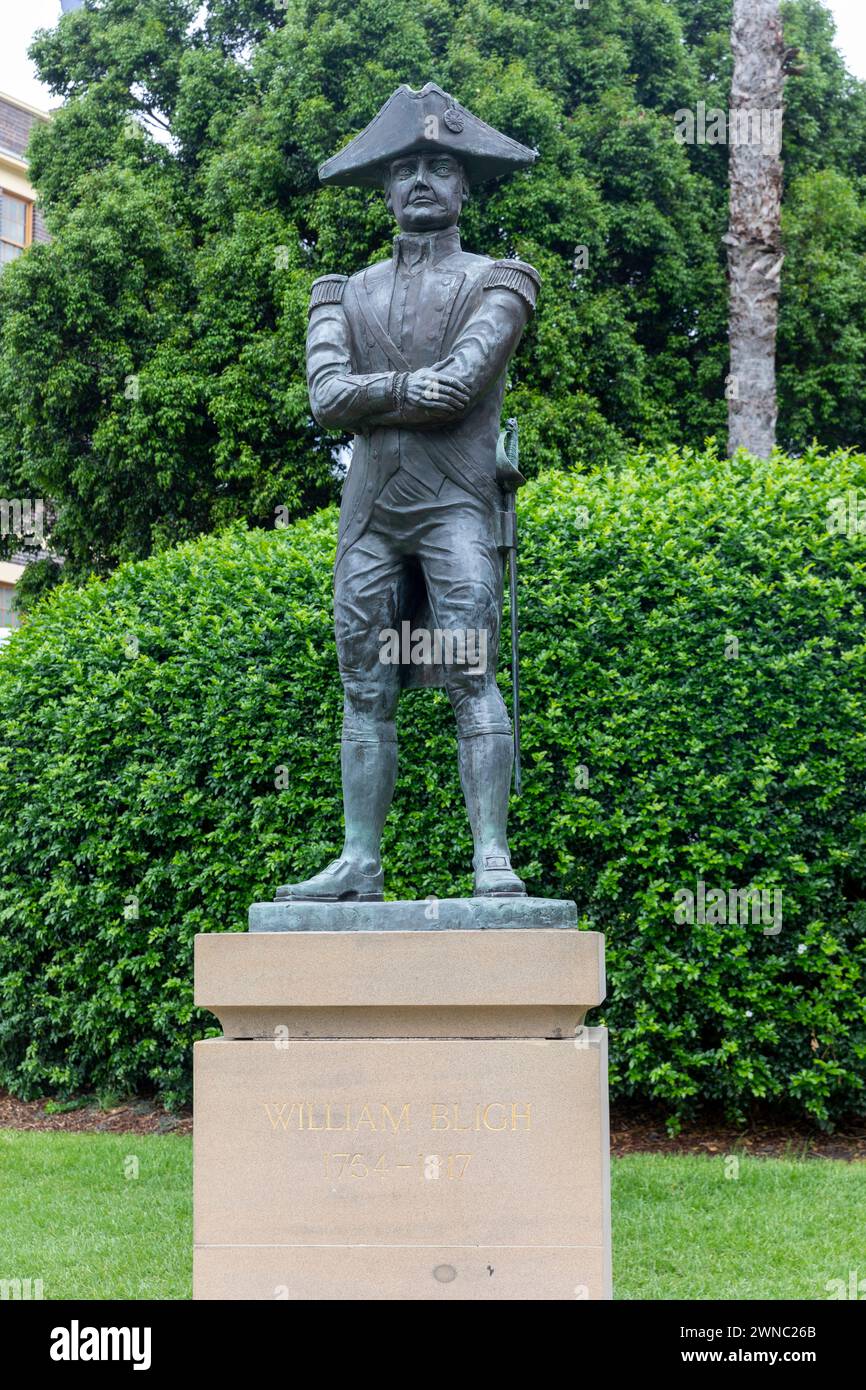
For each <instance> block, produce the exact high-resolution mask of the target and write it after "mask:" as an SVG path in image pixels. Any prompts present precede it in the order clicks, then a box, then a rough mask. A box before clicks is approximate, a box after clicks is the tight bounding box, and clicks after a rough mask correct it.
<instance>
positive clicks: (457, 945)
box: [195, 899, 610, 1300]
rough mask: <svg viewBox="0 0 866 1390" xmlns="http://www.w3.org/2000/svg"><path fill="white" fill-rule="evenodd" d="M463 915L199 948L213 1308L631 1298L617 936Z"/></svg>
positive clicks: (371, 916) (256, 916)
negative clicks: (609, 1024)
mask: <svg viewBox="0 0 866 1390" xmlns="http://www.w3.org/2000/svg"><path fill="white" fill-rule="evenodd" d="M533 902H537V903H538V907H537V909H534V908H533ZM444 906H445V905H444V904H439V905H438V908H437V909H436V913H437V915H436V917H435V918H433V919H432V920H431V917H430V915H429V906H428V905H427V904H425V903H404V904H395V903H386V904H372V905H365V906H364V907H363V908H359V907H358V905H350V904H345V905H343V904H335V905H332V906H328V907H327V908H322V907H319V906H317V905H316V906H313V905H310V907H311V908H312V911H310V910H309V909H307V910H304V908H303V907H300V906H294V907H290V906H288V905H273V904H257V905H256V906H255V907H254V908H253V909H251V914H250V917H251V928H252V929H251V931H250V932H249V934H246V935H241V934H238V933H230V934H226V935H208V936H200V937H198V938H197V939H196V1002H197V1003H198V1004H199V1005H200V1006H201V1007H203V1008H206V1009H209V1010H211V1012H213V1013H214V1014H216V1015H217V1017H218V1018H219V1020H220V1022H221V1024H222V1027H223V1030H224V1034H225V1036H224V1037H222V1038H215V1039H212V1040H210V1041H207V1042H203V1043H197V1044H196V1048H195V1242H196V1249H195V1297H196V1298H204V1299H311V1300H313V1299H365V1300H367V1299H370V1300H372V1299H396V1300H401V1299H467V1300H468V1299H506V1300H507V1299H514V1300H517V1299H519V1300H526V1299H575V1298H577V1299H586V1298H592V1299H598V1298H609V1297H610V1228H609V1203H610V1198H609V1176H608V1175H609V1163H608V1123H607V1068H606V1034H605V1030H604V1029H601V1028H586V1027H585V1026H584V1023H583V1020H584V1015H585V1013H586V1011H587V1009H588V1008H592V1007H594V1006H597V1005H598V1004H600V1003H601V1002H602V1000H603V998H604V965H603V938H602V937H601V936H600V935H599V934H597V933H594V932H578V931H577V930H576V923H575V909H574V905H573V904H564V903H563V904H556V903H551V902H548V901H544V900H531V899H529V900H524V902H522V903H521V904H520V905H519V906H518V905H516V904H511V905H508V904H503V902H502V901H501V900H500V901H499V902H495V903H490V904H483V903H482V904H479V903H474V904H471V905H464V906H465V910H461V904H460V903H459V901H458V900H455V902H454V904H453V905H449V906H448V908H447V911H446V914H445V915H446V916H447V917H448V919H449V920H450V921H452V922H454V921H458V920H462V921H465V922H468V923H470V924H471V925H469V926H468V928H466V929H461V928H460V927H456V926H453V925H452V926H448V927H440V926H439V922H440V920H441V917H442V915H443V914H442V913H441V912H440V909H441V908H444ZM509 907H510V909H511V911H509ZM515 908H516V911H515V910H514V909H515ZM425 911H426V912H427V914H428V915H426V916H425V915H424V914H425ZM377 920H378V922H379V923H380V925H379V926H376V925H375V924H376V922H377ZM347 921H353V925H352V926H350V927H349V928H348V929H340V926H339V925H337V927H336V929H335V928H334V924H335V923H337V924H339V923H343V924H345V923H346V922H347ZM509 921H512V922H513V921H519V923H520V925H519V926H513V925H512V926H509V925H508V922H509ZM533 921H538V922H540V923H543V925H539V926H533V925H531V923H532V922H533ZM325 922H327V923H329V924H330V925H331V927H332V929H331V930H323V929H322V928H323V925H324V923H325ZM421 924H423V925H421ZM263 926H264V929H262V927H263Z"/></svg>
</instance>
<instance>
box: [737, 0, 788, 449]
mask: <svg viewBox="0 0 866 1390" xmlns="http://www.w3.org/2000/svg"><path fill="white" fill-rule="evenodd" d="M731 47H732V50H733V55H734V77H733V84H732V87H731V111H730V118H729V124H728V142H729V163H730V178H731V216H730V226H729V229H728V235H727V236H726V238H725V241H726V243H727V247H728V278H729V282H730V341H731V375H730V378H729V380H728V390H727V396H728V452H729V453H730V454H733V453H734V451H735V450H736V449H747V450H748V451H749V452H750V453H752V454H756V455H757V456H758V458H768V457H769V455H770V454H771V453H772V450H773V446H774V444H775V442H776V414H777V408H776V328H777V324H778V317H779V287H780V277H781V272H782V262H783V261H784V256H783V254H782V158H781V148H782V91H783V86H784V81H785V57H786V52H785V43H784V38H783V34H782V18H781V13H780V0H734V22H733V28H732V31H731Z"/></svg>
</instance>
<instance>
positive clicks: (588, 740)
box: [0, 451, 866, 1124]
mask: <svg viewBox="0 0 866 1390" xmlns="http://www.w3.org/2000/svg"><path fill="white" fill-rule="evenodd" d="M857 489H860V491H861V493H862V494H863V495H864V497H866V458H864V457H854V456H850V455H846V454H838V455H834V456H832V457H828V456H826V455H822V454H821V453H820V452H818V451H815V452H813V453H810V454H808V455H807V456H806V457H804V458H800V459H797V460H791V459H786V458H776V459H774V460H773V461H772V462H771V463H769V464H763V463H757V462H755V461H754V460H751V459H747V458H740V459H738V460H737V461H735V462H732V463H731V462H727V461H723V460H719V459H718V458H717V457H715V456H714V455H713V453H712V452H708V453H706V454H704V455H695V454H691V453H686V454H683V455H680V454H676V453H673V452H672V453H670V454H668V455H665V456H663V457H648V456H638V457H635V458H634V459H633V460H632V461H631V463H630V466H629V467H628V469H626V470H624V471H621V472H618V473H600V474H597V475H595V476H581V475H576V474H571V473H569V474H557V473H551V474H547V475H545V476H543V477H542V478H541V479H539V480H538V481H537V482H536V483H533V484H531V485H529V486H528V487H527V488H526V489H525V490H524V491H523V492H522V493H521V498H520V514H521V525H522V538H523V539H522V578H521V618H522V623H523V627H524V639H523V645H522V658H523V668H522V669H523V681H524V696H525V701H524V746H525V762H526V766H525V777H524V780H525V786H524V794H523V797H522V798H521V800H520V801H516V802H515V803H514V807H513V813H512V837H511V838H512V848H513V850H514V853H515V860H516V863H517V865H518V866H519V867H520V868H521V869H522V870H523V871H524V872H525V874H526V875H527V878H528V884H529V888H530V891H531V892H533V893H536V894H545V895H554V896H567V897H574V898H575V899H576V901H577V903H578V905H579V909H580V912H581V915H582V919H583V925H591V926H593V927H595V928H598V929H600V930H602V931H604V932H605V933H606V935H607V950H608V968H609V985H610V988H609V1001H608V1004H607V1005H606V1006H605V1009H604V1011H603V1014H604V1019H605V1021H606V1022H607V1023H608V1025H609V1027H610V1030H611V1051H612V1083H613V1088H614V1094H615V1095H617V1096H619V1097H626V1096H634V1097H640V1098H645V1099H652V1100H655V1101H661V1102H663V1103H665V1104H666V1105H667V1106H668V1107H669V1109H670V1111H671V1112H672V1113H673V1114H674V1115H678V1114H683V1113H686V1112H687V1111H688V1110H689V1109H690V1108H693V1107H694V1106H696V1105H697V1104H698V1103H699V1102H701V1101H718V1102H721V1103H723V1104H724V1106H725V1107H726V1109H727V1110H728V1112H729V1113H731V1114H734V1115H742V1114H744V1113H746V1112H747V1110H748V1108H749V1106H750V1105H751V1104H752V1103H753V1102H755V1101H759V1100H766V1101H770V1102H773V1103H775V1104H777V1105H778V1106H780V1107H786V1108H790V1107H792V1106H793V1107H794V1109H795V1110H796V1111H798V1112H799V1113H800V1114H804V1113H805V1114H807V1115H809V1116H811V1117H813V1119H814V1120H816V1121H817V1122H818V1123H820V1124H829V1123H832V1122H833V1121H835V1120H838V1119H839V1117H840V1116H841V1115H843V1114H845V1113H848V1114H850V1113H857V1114H863V1113H864V1112H866V1103H864V1085H863V1078H864V1058H866V1005H864V985H863V975H864V966H866V944H864V934H863V920H864V919H863V915H862V906H863V900H864V896H866V853H864V831H866V782H864V771H866V729H864V718H863V714H864V695H866V645H864V596H866V567H864V566H866V536H864V535H860V534H853V535H849V534H847V533H841V532H837V533H835V534H833V533H831V531H830V530H828V525H827V520H828V504H829V502H830V499H832V498H833V497H846V498H847V496H848V493H849V492H850V491H851V490H855V491H856V490H857ZM864 512H866V506H864ZM854 521H855V524H856V518H854ZM864 528H866V520H864ZM334 533H335V515H334V513H333V511H328V512H324V513H322V514H320V515H318V516H316V517H314V518H312V519H311V520H307V521H303V522H300V523H298V524H297V525H295V526H293V527H292V528H290V529H288V530H285V531H277V532H273V533H262V532H252V533H244V532H240V531H232V532H229V533H226V534H223V535H221V536H219V537H216V538H214V537H210V538H207V539H203V540H201V541H198V542H194V543H191V544H188V545H185V546H183V547H181V548H179V549H177V550H174V551H169V552H166V553H164V554H162V555H159V556H157V557H156V558H154V559H151V560H148V561H144V562H141V563H138V564H135V565H131V566H128V567H126V568H124V569H121V570H120V571H118V572H117V573H116V574H115V575H114V577H113V578H111V579H110V580H108V581H106V582H93V583H91V585H90V586H89V587H88V588H86V589H85V590H83V591H74V590H72V589H71V588H63V589H61V590H60V591H58V592H57V593H56V594H55V595H52V596H51V597H50V598H49V599H48V600H47V601H46V602H45V603H44V605H43V606H42V607H41V608H40V609H39V610H38V611H37V613H36V615H35V616H34V617H33V619H32V620H31V621H30V623H29V624H28V625H27V627H26V628H24V629H23V630H22V631H21V632H20V633H18V634H17V635H16V636H15V637H14V638H13V640H12V641H11V643H10V644H9V646H8V648H7V649H6V650H5V651H4V652H3V653H2V656H0V816H2V827H3V832H2V837H0V893H2V897H0V919H2V942H0V1080H2V1081H3V1082H4V1083H5V1084H6V1085H8V1086H9V1087H11V1088H12V1089H13V1090H14V1091H15V1092H16V1093H18V1094H21V1095H25V1096H32V1095H38V1094H42V1093H45V1092H48V1091H50V1092H61V1093H62V1092H65V1091H69V1090H74V1089H97V1090H100V1089H102V1090H108V1089H111V1090H115V1091H117V1090H121V1091H125V1090H134V1089H140V1088H144V1087H154V1088H156V1089H157V1090H158V1091H159V1092H160V1093H161V1094H163V1095H164V1096H165V1097H166V1098H167V1099H168V1101H169V1103H175V1102H177V1101H179V1100H180V1099H182V1098H185V1097H186V1096H187V1095H188V1090H189V1063H190V1049H189V1044H190V1041H191V1040H192V1038H194V1037H197V1036H201V1035H202V1033H203V1032H204V1031H205V1030H206V1029H207V1028H208V1026H209V1024H210V1023H212V1022H213V1020H211V1019H209V1017H208V1016H206V1015H202V1014H196V1012H195V1011H194V1010H193V1006H192V962H191V951H192V940H193V937H194V935H195V934H196V933H197V932H203V931H240V930H243V929H244V927H245V917H246V909H247V906H248V904H249V903H250V902H251V901H253V900H254V899H256V898H262V897H268V896H270V895H271V893H272V891H273V887H274V885H275V884H276V883H278V882H281V881H283V880H285V878H287V877H288V876H303V875H306V874H307V873H309V872H312V871H314V870H315V869H317V868H319V867H321V865H322V864H323V863H324V862H325V861H326V860H327V859H328V858H329V857H331V856H332V854H333V853H334V851H335V850H336V849H337V848H338V846H339V833H340V814H339V804H340V803H339V764H338V745H337V740H338V735H339V726H340V713H341V698H340V689H339V681H338V678H337V672H336V664H335V653H334V647H333V638H332V633H331V593H330V583H331V578H330V573H331V562H332V554H333V547H334ZM503 683H504V684H505V685H507V677H506V676H504V677H503ZM400 728H401V736H402V743H401V775H400V781H399V785H398V789H397V795H396V804H395V810H394V813H393V814H392V816H391V818H390V820H389V823H388V827H387V831H386V845H385V850H386V856H387V860H386V863H387V870H388V878H387V888H388V891H389V893H390V894H391V895H393V896H397V897H399V896H407V897H414V896H423V895H426V894H430V893H437V894H440V895H444V894H447V893H449V891H454V884H455V882H456V884H457V887H458V890H459V891H468V890H469V889H470V887H471V884H470V879H469V877H468V874H467V868H468V865H469V861H470V855H471V845H470V839H469V833H468V827H467V825H466V822H465V816H464V811H463V807H462V801H461V796H460V791H459V784H458V780H457V773H456V766H455V755H454V744H453V730H452V719H451V714H450V709H449V707H448V704H447V701H446V700H445V698H444V696H442V695H441V694H440V693H438V692H429V691H427V692H411V693H409V694H407V695H406V696H405V697H404V699H403V701H402V703H401V712H400ZM699 881H701V882H703V883H705V884H706V888H707V892H708V893H709V892H710V891H711V890H712V889H716V890H722V891H723V892H724V893H727V892H729V891H730V890H737V889H746V888H749V887H752V888H760V889H765V890H767V891H768V892H772V891H774V890H777V891H780V892H781V893H782V904H783V918H782V929H781V931H780V932H779V933H778V934H775V935H770V934H767V932H768V931H770V930H774V928H772V927H770V926H769V925H768V926H767V927H766V928H765V926H764V925H763V924H762V923H760V922H759V923H755V924H753V923H752V922H751V921H747V922H745V923H740V922H739V921H728V922H722V923H712V922H711V923H701V922H699V921H696V922H695V923H694V924H693V925H689V924H688V923H682V922H681V921H678V920H677V919H678V916H679V917H681V916H682V912H681V911H679V910H678V903H681V901H682V899H681V896H680V897H678V896H677V894H678V890H684V889H691V890H695V887H696V884H697V883H698V882H699Z"/></svg>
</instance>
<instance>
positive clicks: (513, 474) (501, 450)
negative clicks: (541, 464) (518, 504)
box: [496, 416, 526, 497]
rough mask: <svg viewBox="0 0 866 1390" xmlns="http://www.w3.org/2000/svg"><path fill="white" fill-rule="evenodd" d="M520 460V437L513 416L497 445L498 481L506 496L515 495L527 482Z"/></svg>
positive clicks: (506, 423) (507, 421) (507, 422)
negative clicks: (519, 465) (521, 469)
mask: <svg viewBox="0 0 866 1390" xmlns="http://www.w3.org/2000/svg"><path fill="white" fill-rule="evenodd" d="M519 461H520V438H519V434H518V428H517V421H516V420H515V419H514V417H513V416H512V417H511V419H509V420H506V422H505V429H504V430H503V431H502V433H501V434H500V436H499V442H498V444H497V446H496V481H497V482H498V484H499V486H500V487H501V488H502V491H503V492H504V493H505V495H506V497H508V496H509V495H510V496H512V497H513V496H514V494H515V492H516V491H517V489H518V488H519V487H523V484H524V483H525V482H526V479H525V478H524V476H523V474H522V473H521V471H520V469H519V468H518V466H517V465H518V463H519Z"/></svg>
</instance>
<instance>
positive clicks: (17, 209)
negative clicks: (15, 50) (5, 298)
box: [0, 92, 48, 644]
mask: <svg viewBox="0 0 866 1390" xmlns="http://www.w3.org/2000/svg"><path fill="white" fill-rule="evenodd" d="M47 120H48V116H47V115H46V113H45V112H44V111H38V110H37V109H36V107H35V106H30V105H28V103H27V102H26V101H19V100H18V99H17V98H16V97H10V96H7V95H6V94H5V93H3V92H0V271H2V268H3V265H5V264H6V263H7V262H8V261H14V260H15V259H16V258H17V257H18V256H21V255H23V254H24V252H25V251H26V250H27V248H28V246H32V245H33V244H34V242H40V241H47V240H48V234H47V232H46V231H45V225H44V223H43V221H42V217H41V216H40V213H39V209H38V207H37V206H36V195H35V193H34V191H33V187H32V185H31V183H30V179H29V177H28V174H27V144H28V141H29V140H30V134H31V131H32V130H33V127H34V125H36V123H37V122H38V121H47ZM4 500H5V499H4ZM8 505H9V504H8V502H7V507H8ZM0 510H3V511H4V516H3V518H0V529H2V531H3V534H4V535H5V534H6V527H5V525H3V522H4V521H5V509H4V508H2V507H0ZM16 534H17V533H16ZM31 558H32V557H31V555H30V554H29V552H27V553H21V554H15V555H12V556H10V557H9V558H8V559H4V560H2V561H0V644H2V642H3V641H4V640H5V639H6V637H8V635H9V633H10V631H11V630H12V628H13V627H17V626H18V624H19V622H20V619H19V617H18V614H17V613H16V611H15V608H14V596H15V586H16V584H17V583H18V580H19V578H20V576H21V575H22V574H23V572H24V566H25V564H26V563H27V562H28V561H29V560H30V559H31Z"/></svg>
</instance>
